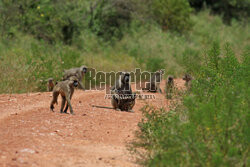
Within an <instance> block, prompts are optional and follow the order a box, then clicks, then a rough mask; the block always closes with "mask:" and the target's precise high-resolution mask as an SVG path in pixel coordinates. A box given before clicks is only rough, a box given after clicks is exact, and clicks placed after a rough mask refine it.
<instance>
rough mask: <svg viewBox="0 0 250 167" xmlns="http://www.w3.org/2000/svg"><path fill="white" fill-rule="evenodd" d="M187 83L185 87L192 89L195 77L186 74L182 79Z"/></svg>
mask: <svg viewBox="0 0 250 167" xmlns="http://www.w3.org/2000/svg"><path fill="white" fill-rule="evenodd" d="M182 79H183V80H184V81H186V82H185V86H186V87H187V88H190V87H191V81H192V80H193V77H192V76H191V75H190V74H185V75H184V76H183V78H182Z"/></svg>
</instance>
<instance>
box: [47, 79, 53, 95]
mask: <svg viewBox="0 0 250 167" xmlns="http://www.w3.org/2000/svg"><path fill="white" fill-rule="evenodd" d="M47 81H48V85H47V91H48V92H51V91H52V90H53V88H54V83H53V81H54V79H53V78H49V79H48V80H47Z"/></svg>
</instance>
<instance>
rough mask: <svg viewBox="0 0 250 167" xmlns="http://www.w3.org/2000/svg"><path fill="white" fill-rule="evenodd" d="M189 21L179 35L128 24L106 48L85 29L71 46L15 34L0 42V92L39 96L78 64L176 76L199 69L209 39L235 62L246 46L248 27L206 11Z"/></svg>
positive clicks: (151, 26) (209, 42)
mask: <svg viewBox="0 0 250 167" xmlns="http://www.w3.org/2000/svg"><path fill="white" fill-rule="evenodd" d="M191 19H192V22H193V24H194V26H193V29H191V30H190V31H188V32H187V33H186V34H183V35H180V34H175V33H173V32H163V31H162V29H161V27H159V25H157V24H150V25H148V24H146V25H145V26H138V24H136V22H133V23H131V26H130V28H129V29H127V30H124V33H123V34H124V37H123V38H122V39H121V40H117V41H113V42H112V43H108V42H105V41H104V40H101V39H100V38H98V37H97V36H96V35H95V34H93V33H92V32H90V31H89V30H86V31H83V32H82V33H81V35H80V36H79V38H77V40H78V41H73V43H74V45H72V46H69V45H65V44H63V43H55V44H53V45H52V44H47V43H46V42H43V41H42V40H40V41H38V40H36V39H34V38H33V37H32V36H29V35H25V34H22V33H19V32H15V38H14V39H13V38H7V39H1V40H0V59H1V61H0V78H1V83H0V93H14V92H18V93H21V92H27V91H29V92H30V91H44V90H46V81H45V80H46V79H47V78H49V77H53V78H55V79H56V80H59V79H60V78H61V77H62V71H63V69H67V68H71V67H76V66H80V65H82V64H85V65H87V66H89V67H92V68H96V69H97V70H102V71H119V70H127V71H131V70H134V68H136V67H137V68H138V67H139V68H142V70H149V71H155V70H157V69H160V68H165V69H166V74H173V75H175V76H179V75H181V74H183V73H185V72H190V73H192V72H194V71H197V69H200V66H201V64H200V62H202V60H203V57H204V55H203V52H204V50H205V48H207V46H208V45H210V44H211V42H212V41H213V40H218V41H220V43H221V44H222V45H224V44H225V43H226V42H228V43H230V45H231V46H232V49H233V51H234V52H235V53H236V57H237V58H240V57H239V55H240V53H241V52H242V50H243V49H244V48H245V47H246V46H247V45H249V42H250V35H249V34H250V33H249V24H247V25H241V23H240V22H237V21H233V22H232V26H227V25H224V24H223V22H222V20H221V18H220V17H218V16H211V15H209V11H203V12H200V13H198V14H197V15H193V16H192V17H191ZM194 65H195V66H196V67H194ZM190 67H192V68H190Z"/></svg>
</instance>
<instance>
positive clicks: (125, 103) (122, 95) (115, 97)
mask: <svg viewBox="0 0 250 167" xmlns="http://www.w3.org/2000/svg"><path fill="white" fill-rule="evenodd" d="M129 80H130V74H129V73H127V72H121V74H120V76H119V79H118V80H117V81H116V83H115V85H114V86H113V87H112V88H111V89H110V90H111V94H112V98H111V104H112V106H113V107H114V109H116V110H121V111H129V112H134V111H133V110H132V109H133V107H134V105H135V97H136V96H135V94H134V93H132V89H131V86H130V83H129Z"/></svg>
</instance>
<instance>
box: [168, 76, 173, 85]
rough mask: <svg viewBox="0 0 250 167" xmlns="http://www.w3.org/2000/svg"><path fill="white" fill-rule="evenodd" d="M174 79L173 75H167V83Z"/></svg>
mask: <svg viewBox="0 0 250 167" xmlns="http://www.w3.org/2000/svg"><path fill="white" fill-rule="evenodd" d="M173 81H174V77H173V76H172V75H169V76H168V83H170V82H173Z"/></svg>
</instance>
